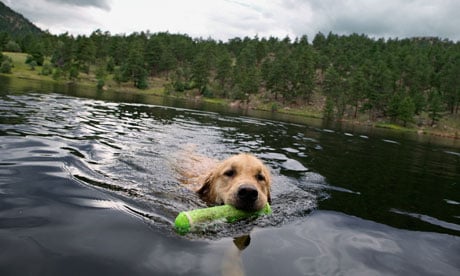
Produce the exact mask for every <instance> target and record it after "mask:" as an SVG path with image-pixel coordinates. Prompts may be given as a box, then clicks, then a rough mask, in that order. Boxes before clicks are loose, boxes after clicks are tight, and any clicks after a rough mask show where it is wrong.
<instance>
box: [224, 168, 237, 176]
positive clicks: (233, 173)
mask: <svg viewBox="0 0 460 276" xmlns="http://www.w3.org/2000/svg"><path fill="white" fill-rule="evenodd" d="M224 175H225V176H228V177H233V176H234V175H235V170H233V169H230V170H227V171H225V172H224Z"/></svg>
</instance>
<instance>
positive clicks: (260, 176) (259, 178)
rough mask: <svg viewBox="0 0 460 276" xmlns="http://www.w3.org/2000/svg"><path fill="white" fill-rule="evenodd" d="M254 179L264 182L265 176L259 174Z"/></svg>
mask: <svg viewBox="0 0 460 276" xmlns="http://www.w3.org/2000/svg"><path fill="white" fill-rule="evenodd" d="M256 179H257V180H258V181H265V176H264V175H263V174H260V173H259V174H257V175H256Z"/></svg>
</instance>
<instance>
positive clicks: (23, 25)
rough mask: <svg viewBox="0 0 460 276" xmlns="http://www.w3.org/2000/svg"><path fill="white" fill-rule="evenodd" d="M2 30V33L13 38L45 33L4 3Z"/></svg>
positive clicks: (0, 7)
mask: <svg viewBox="0 0 460 276" xmlns="http://www.w3.org/2000/svg"><path fill="white" fill-rule="evenodd" d="M0 30H1V31H0V32H6V33H7V34H9V35H10V36H11V37H13V38H15V37H23V36H26V35H29V34H32V35H38V34H42V33H43V31H42V30H41V29H40V28H38V27H37V26H35V25H34V24H33V23H31V22H30V21H29V20H27V19H26V18H25V17H24V16H22V15H21V14H19V13H17V12H15V11H13V10H12V9H10V8H9V7H8V6H6V5H5V4H4V3H3V2H0Z"/></svg>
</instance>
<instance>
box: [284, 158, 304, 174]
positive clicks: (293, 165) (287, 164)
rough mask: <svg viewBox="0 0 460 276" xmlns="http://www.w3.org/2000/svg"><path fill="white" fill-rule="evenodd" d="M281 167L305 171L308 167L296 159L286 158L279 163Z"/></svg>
mask: <svg viewBox="0 0 460 276" xmlns="http://www.w3.org/2000/svg"><path fill="white" fill-rule="evenodd" d="M281 167H282V168H284V169H286V170H288V171H296V172H305V171H308V169H307V168H306V167H305V166H304V165H302V163H300V162H299V161H297V160H294V159H288V160H286V161H284V162H283V163H281Z"/></svg>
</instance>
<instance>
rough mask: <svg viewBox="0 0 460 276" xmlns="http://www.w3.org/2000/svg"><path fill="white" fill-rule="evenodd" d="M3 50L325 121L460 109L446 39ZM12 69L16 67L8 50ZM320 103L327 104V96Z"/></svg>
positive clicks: (459, 75) (58, 38)
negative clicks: (310, 109)
mask: <svg viewBox="0 0 460 276" xmlns="http://www.w3.org/2000/svg"><path fill="white" fill-rule="evenodd" d="M0 49H1V50H2V51H4V52H24V53H27V54H28V56H27V60H25V62H26V63H27V64H29V66H30V67H31V70H35V69H37V72H38V73H39V74H42V75H49V76H50V78H54V79H63V80H70V81H78V79H79V78H80V76H82V75H83V74H91V75H93V76H94V78H95V80H96V82H97V86H98V87H100V88H102V87H104V86H105V85H106V84H107V83H108V82H110V81H112V82H115V83H117V84H126V83H129V84H131V85H132V86H134V87H136V88H138V89H146V88H148V87H149V86H150V85H152V83H153V82H154V81H155V80H157V79H162V80H165V82H164V83H165V84H164V89H165V91H166V92H168V93H178V94H179V93H192V92H193V93H195V94H196V95H201V96H204V97H208V98H224V99H231V100H241V101H245V102H248V101H251V100H253V99H255V98H257V99H259V100H261V101H263V102H265V103H271V106H272V109H273V110H274V111H275V110H276V109H277V108H278V107H279V106H296V105H298V106H302V105H319V106H320V107H321V110H322V112H323V114H324V117H330V118H335V119H341V118H351V119H353V118H357V117H358V116H366V118H368V119H367V120H370V121H375V120H378V119H381V118H385V119H388V120H390V121H392V122H394V123H398V124H401V125H406V124H417V123H419V122H416V120H415V119H414V118H415V117H416V116H417V115H420V114H425V118H427V120H428V121H427V122H424V123H425V124H428V125H435V124H436V123H437V122H438V121H439V120H440V119H441V118H442V116H450V114H451V115H456V114H458V113H459V109H460V44H459V42H452V41H450V40H445V39H444V40H443V39H440V38H437V37H420V38H407V39H398V38H392V39H391V38H390V39H383V38H381V39H376V38H370V37H368V36H367V35H364V34H351V35H337V34H333V33H329V34H323V33H317V34H316V35H315V36H314V38H313V39H312V40H311V41H309V38H308V37H307V36H302V37H300V38H296V39H290V38H289V37H286V38H284V39H279V38H276V37H269V38H259V37H257V36H256V37H253V38H249V37H244V38H233V39H230V40H228V41H226V42H222V41H216V40H214V39H212V38H207V39H203V38H191V37H189V36H188V35H185V34H171V33H168V32H162V33H149V32H140V33H132V34H129V35H126V34H117V35H112V34H110V33H109V32H102V31H101V30H96V31H94V32H93V33H92V34H91V35H89V36H73V35H69V34H68V33H64V34H61V35H51V34H49V33H43V34H40V35H25V36H22V37H11V36H10V35H9V34H8V33H5V32H3V33H2V32H0ZM0 60H1V63H2V64H1V67H0V70H1V71H2V72H3V73H7V72H11V71H12V70H13V71H14V68H11V64H10V63H11V61H10V60H9V59H8V58H6V56H5V55H3V56H0ZM318 99H319V100H318Z"/></svg>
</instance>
